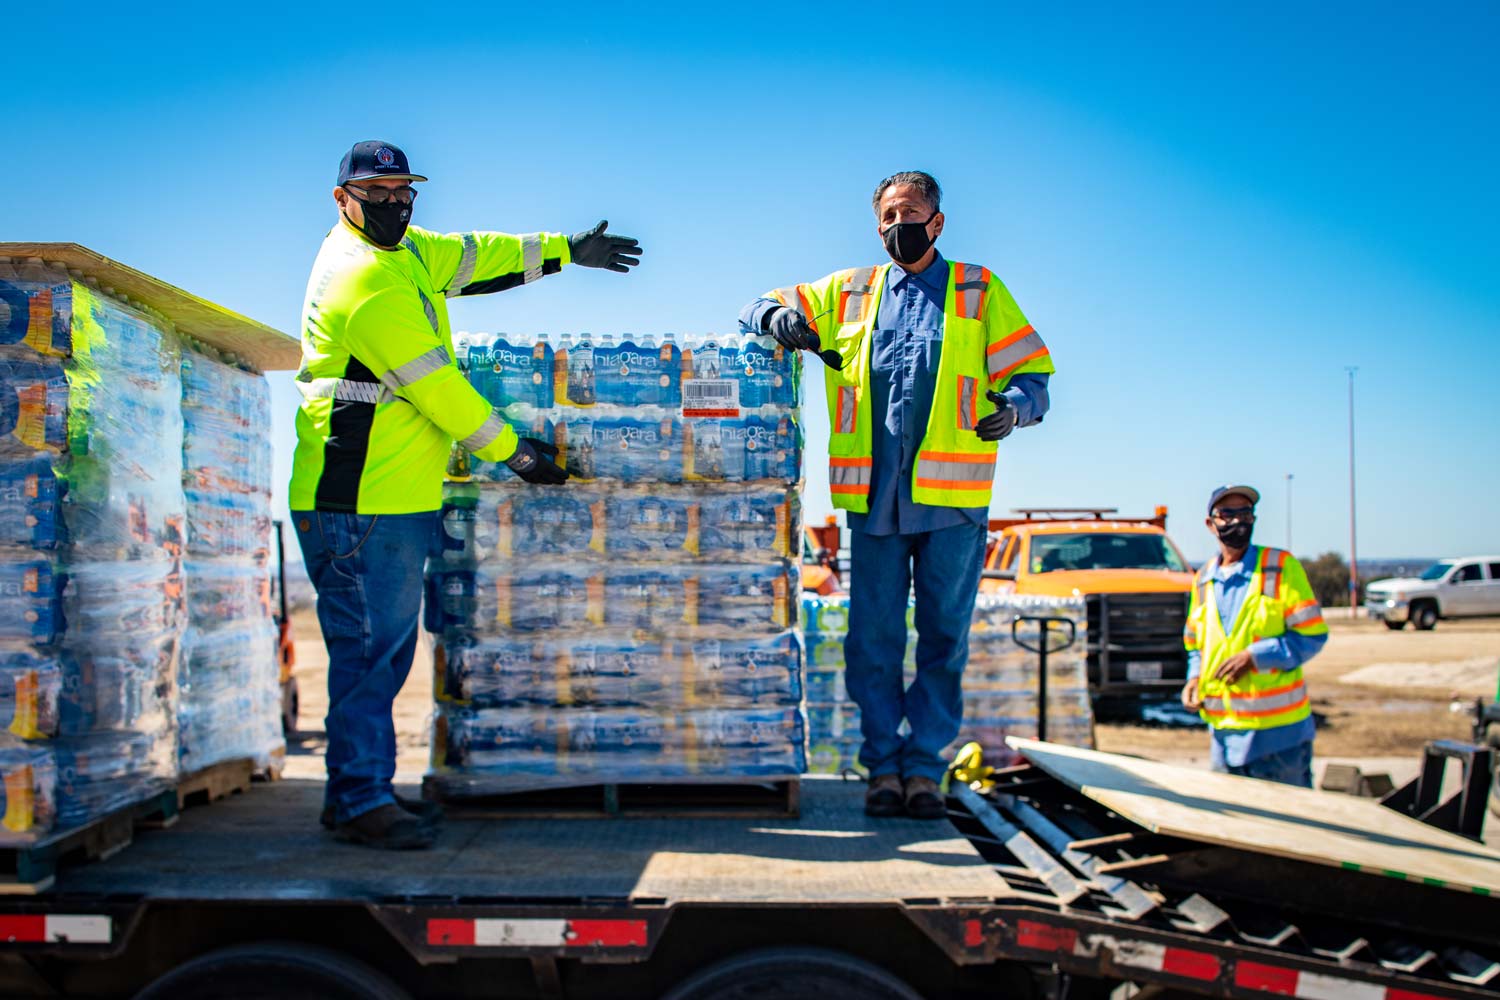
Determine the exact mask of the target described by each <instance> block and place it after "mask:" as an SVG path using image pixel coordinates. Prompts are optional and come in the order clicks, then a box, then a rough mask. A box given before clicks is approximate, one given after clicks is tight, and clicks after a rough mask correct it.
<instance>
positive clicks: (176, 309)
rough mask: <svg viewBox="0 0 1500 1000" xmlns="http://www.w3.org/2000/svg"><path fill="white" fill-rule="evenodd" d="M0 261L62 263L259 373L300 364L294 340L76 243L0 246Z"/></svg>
mask: <svg viewBox="0 0 1500 1000" xmlns="http://www.w3.org/2000/svg"><path fill="white" fill-rule="evenodd" d="M0 257H9V258H12V259H15V260H26V259H28V258H32V257H38V258H41V259H42V260H43V261H52V262H56V263H60V264H63V265H65V266H67V267H69V268H72V269H74V270H76V271H79V272H81V273H82V274H83V275H85V276H86V277H90V278H93V279H95V280H96V281H98V282H99V285H100V287H105V286H108V287H111V288H113V289H115V290H116V291H117V292H123V293H124V294H125V295H127V296H129V297H130V298H132V299H136V300H138V301H141V302H144V303H146V305H148V306H150V307H151V308H153V309H155V310H157V311H159V312H161V313H163V314H164V315H166V316H167V317H169V318H170V319H171V320H172V322H173V323H175V324H176V325H177V328H178V329H179V330H181V331H182V332H183V333H186V334H188V335H189V336H192V337H196V338H198V339H199V340H201V341H203V342H204V343H205V344H208V345H210V346H212V347H216V348H218V349H219V350H221V351H229V352H231V353H234V354H237V355H239V356H240V357H241V358H244V359H245V360H246V361H248V362H249V363H250V364H252V365H254V366H255V367H256V368H259V369H260V370H261V371H279V370H283V369H289V368H296V367H297V366H298V365H299V364H300V363H301V360H302V348H301V344H300V343H299V342H298V341H297V340H296V339H295V338H293V337H289V336H287V335H286V334H284V333H282V332H281V331H280V330H276V329H273V328H271V327H269V326H266V325H265V324H264V323H257V322H256V321H255V320H253V319H248V318H246V317H244V316H241V315H240V314H239V313H237V312H234V311H233V310H231V309H225V308H224V307H223V306H220V305H215V304H214V303H212V302H209V301H208V300H207V299H200V298H199V297H198V296H196V295H193V294H191V293H189V292H185V291H183V290H182V289H180V288H178V287H176V286H175V285H169V284H167V283H166V282H165V281H161V280H159V279H157V278H153V277H151V275H149V274H144V273H142V272H140V271H137V270H136V269H135V268H133V267H129V266H127V265H125V264H121V263H120V262H119V261H116V260H111V259H110V258H108V257H106V256H104V255H103V254H101V253H96V252H94V251H93V250H90V249H89V248H88V247H85V246H80V245H79V244H77V243H0Z"/></svg>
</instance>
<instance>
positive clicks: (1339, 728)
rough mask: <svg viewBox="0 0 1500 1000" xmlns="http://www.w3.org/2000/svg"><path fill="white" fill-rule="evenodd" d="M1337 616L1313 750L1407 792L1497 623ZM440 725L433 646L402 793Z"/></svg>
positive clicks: (309, 626) (407, 723)
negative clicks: (1394, 623) (1417, 624)
mask: <svg viewBox="0 0 1500 1000" xmlns="http://www.w3.org/2000/svg"><path fill="white" fill-rule="evenodd" d="M1338 614H1339V611H1338V610H1337V609H1335V610H1332V611H1330V618H1329V625H1330V627H1331V629H1332V635H1331V637H1330V638H1329V640H1328V645H1327V646H1325V647H1324V648H1323V651H1322V653H1321V654H1319V656H1318V657H1317V658H1316V659H1314V660H1313V661H1312V662H1310V663H1309V664H1308V665H1307V667H1306V668H1305V670H1306V674H1307V678H1308V683H1309V685H1310V687H1311V689H1312V696H1313V709H1314V711H1315V712H1317V713H1318V714H1319V715H1320V716H1321V717H1322V719H1321V724H1320V726H1319V729H1318V738H1317V742H1316V744H1315V747H1316V754H1317V757H1318V758H1319V767H1320V768H1321V766H1323V765H1324V764H1326V763H1327V762H1328V761H1329V760H1340V761H1353V762H1358V763H1360V764H1362V765H1363V766H1364V767H1365V769H1366V770H1386V771H1388V772H1389V773H1391V776H1392V777H1393V778H1394V779H1396V780H1398V781H1402V780H1406V779H1407V778H1409V777H1410V776H1411V775H1413V774H1415V772H1416V764H1417V755H1418V754H1419V753H1420V751H1421V748H1422V745H1423V743H1425V742H1426V741H1427V740H1431V739H1439V738H1451V739H1468V738H1469V737H1470V729H1469V719H1470V717H1471V716H1470V712H1471V706H1472V705H1473V702H1474V699H1475V698H1478V697H1485V698H1488V697H1493V695H1494V693H1495V684H1496V673H1497V670H1500V619H1495V618H1488V619H1469V620H1461V621H1445V622H1440V623H1439V624H1438V627H1437V628H1436V629H1435V630H1433V631H1431V632H1417V631H1414V630H1412V629H1411V628H1407V629H1405V630H1403V631H1400V632H1392V631H1390V630H1388V629H1386V628H1385V627H1384V626H1383V625H1381V624H1380V623H1379V622H1372V621H1369V620H1368V619H1357V620H1354V621H1350V620H1348V619H1339V618H1337V617H1336V616H1337V615H1338ZM294 625H295V628H296V638H297V664H298V667H297V677H298V686H299V688H300V690H301V694H302V712H301V724H300V733H299V736H298V738H297V739H295V740H294V741H293V744H292V746H290V747H289V748H288V750H289V754H288V758H289V759H288V770H289V773H290V774H291V776H293V777H306V778H315V779H316V778H321V777H322V774H323V756H322V755H323V745H324V738H323V732H322V729H323V715H324V713H325V712H326V711H327V707H328V698H327V692H326V689H325V686H324V685H325V683H326V671H327V656H326V654H325V652H324V650H323V642H322V636H321V634H320V633H319V631H318V623H317V619H316V618H315V617H314V615H313V613H312V612H311V611H310V610H309V611H304V612H298V613H296V614H295V615H294ZM1453 706H1457V707H1458V708H1459V709H1460V711H1453V710H1452V709H1453ZM431 720H432V656H431V646H430V644H429V643H428V642H427V640H426V637H425V636H424V637H423V640H422V642H421V643H420V644H419V646H418V649H417V658H416V663H415V664H414V665H413V666H412V671H411V677H410V679H409V680H408V681H407V683H406V686H405V688H403V689H402V692H401V696H400V698H399V699H398V700H397V702H396V737H397V745H398V748H399V758H398V761H397V780H398V781H400V782H403V783H413V784H414V783H418V782H420V781H421V777H422V775H423V773H425V771H426V769H427V765H428V749H427V745H428V733H429V730H430V728H431ZM1095 736H1096V740H1097V743H1098V747H1099V749H1101V750H1108V751H1111V752H1115V753H1128V754H1136V755H1139V756H1143V757H1151V758H1153V759H1156V760H1164V761H1170V762H1173V763H1183V764H1194V765H1202V766H1207V760H1208V737H1207V736H1206V735H1205V734H1204V732H1203V731H1202V730H1201V729H1198V728H1168V727H1162V726H1147V725H1139V724H1132V725H1122V724H1100V725H1099V726H1098V727H1097V729H1096V733H1095Z"/></svg>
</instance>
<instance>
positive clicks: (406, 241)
mask: <svg viewBox="0 0 1500 1000" xmlns="http://www.w3.org/2000/svg"><path fill="white" fill-rule="evenodd" d="M401 245H402V246H404V247H406V249H408V250H410V251H411V255H412V256H413V257H415V258H417V263H418V264H421V265H422V266H423V267H426V266H427V262H426V261H424V260H423V259H422V251H420V250H418V249H417V245H416V244H415V243H413V242H412V238H411V237H410V236H405V237H402V239H401Z"/></svg>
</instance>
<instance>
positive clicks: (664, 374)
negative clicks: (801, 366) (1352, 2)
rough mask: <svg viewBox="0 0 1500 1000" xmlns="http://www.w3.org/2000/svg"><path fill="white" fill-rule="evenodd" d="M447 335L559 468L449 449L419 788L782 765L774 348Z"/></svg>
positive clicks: (791, 485) (797, 457)
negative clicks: (429, 756) (556, 477)
mask: <svg viewBox="0 0 1500 1000" xmlns="http://www.w3.org/2000/svg"><path fill="white" fill-rule="evenodd" d="M455 346H456V350H457V353H458V360H459V365H460V367H461V368H462V369H463V370H464V372H465V374H466V376H467V377H468V379H469V381H470V382H471V384H473V385H474V386H475V388H476V389H478V390H479V391H480V392H481V393H482V394H483V395H484V396H485V397H486V398H487V399H488V400H489V401H490V402H491V403H492V404H493V405H494V406H496V407H497V408H498V409H499V410H500V411H501V412H502V413H503V414H504V415H505V418H506V419H507V421H508V422H509V423H510V424H511V426H512V427H514V428H515V430H516V432H517V433H518V434H520V435H522V436H528V437H537V438H541V439H543V440H546V441H549V442H551V443H554V444H555V445H557V447H558V450H559V459H558V460H559V462H561V463H562V464H564V465H565V466H566V467H567V468H568V470H569V472H570V473H571V474H572V477H573V478H572V479H571V480H570V481H569V482H568V483H567V484H565V485H563V486H560V487H541V486H530V485H527V484H525V483H523V482H521V481H520V480H519V479H518V478H517V477H515V476H514V475H512V474H511V473H510V471H509V470H508V469H507V468H506V467H505V466H504V465H503V464H489V463H483V462H477V461H474V460H473V459H472V458H471V457H469V456H467V455H465V454H464V453H462V451H461V450H459V449H455V456H454V459H453V461H452V462H450V467H449V474H450V482H449V483H448V484H447V487H446V490H445V503H444V509H443V522H442V524H443V530H442V551H441V553H440V554H439V555H436V556H434V557H433V558H432V559H431V560H430V561H429V565H428V580H427V586H428V593H427V601H426V616H427V617H426V622H425V625H426V628H427V629H428V631H429V632H431V633H432V635H433V637H434V641H435V667H436V671H437V674H436V678H435V683H434V689H435V692H436V697H437V708H436V713H435V723H434V734H433V767H432V771H431V773H430V774H429V776H428V781H427V786H428V789H429V794H436V795H438V796H439V797H443V798H449V799H454V798H460V799H461V798H474V797H485V796H492V795H504V794H508V793H515V792H521V791H525V790H535V789H546V788H563V787H569V786H580V785H610V784H641V783H701V784H710V783H720V782H731V783H732V782H754V781H759V782H764V781H789V780H791V779H794V778H795V776H796V775H798V774H800V773H802V772H803V771H804V770H805V763H806V750H805V747H806V719H805V716H804V714H803V710H802V697H803V687H802V679H803V670H802V655H803V646H802V642H801V638H800V635H799V633H798V630H797V615H798V610H799V606H800V605H799V600H800V597H799V595H800V589H801V587H800V569H799V562H800V555H801V545H802V513H801V499H800V494H799V492H798V483H799V480H800V477H801V429H800V425H799V421H798V408H797V403H798V389H797V379H798V377H799V374H800V373H799V370H798V367H797V360H796V358H795V357H794V356H792V355H789V354H787V353H785V352H783V351H781V350H780V349H779V348H778V347H777V346H776V345H775V344H774V343H773V342H771V341H768V340H765V339H763V338H743V339H741V338H714V337H697V338H684V339H682V340H680V341H679V340H678V339H677V338H675V337H673V336H672V335H671V334H666V335H663V336H661V337H649V336H644V337H638V336H633V335H623V336H621V337H619V338H618V339H617V338H614V337H610V336H604V337H599V338H593V337H591V336H589V335H582V336H578V337H570V336H565V337H556V338H553V337H541V338H520V337H512V336H506V335H473V334H464V335H460V336H459V337H458V338H457V339H456V342H455Z"/></svg>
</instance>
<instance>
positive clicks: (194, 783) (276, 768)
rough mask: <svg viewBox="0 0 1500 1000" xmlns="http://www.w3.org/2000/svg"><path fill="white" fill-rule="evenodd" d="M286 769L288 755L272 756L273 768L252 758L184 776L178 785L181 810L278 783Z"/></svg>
mask: <svg viewBox="0 0 1500 1000" xmlns="http://www.w3.org/2000/svg"><path fill="white" fill-rule="evenodd" d="M285 765H286V755H285V752H284V751H283V752H282V753H279V754H272V755H271V763H270V764H269V765H263V764H259V763H257V762H256V761H255V760H253V759H252V758H249V757H237V758H235V759H233V760H225V761H220V762H219V763H217V764H211V765H209V766H208V767H205V768H203V769H202V770H200V771H194V772H193V773H192V774H188V775H184V776H183V777H182V778H181V779H180V780H179V781H178V782H177V807H178V808H179V809H184V808H186V807H187V806H190V805H195V806H196V805H208V804H209V803H211V802H217V801H219V800H220V799H224V798H228V797H229V796H231V795H239V794H241V793H243V792H248V791H249V790H250V785H251V783H252V782H256V781H275V780H276V779H278V778H280V777H281V771H282V768H283V767H284V766H285Z"/></svg>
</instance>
